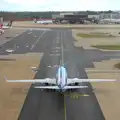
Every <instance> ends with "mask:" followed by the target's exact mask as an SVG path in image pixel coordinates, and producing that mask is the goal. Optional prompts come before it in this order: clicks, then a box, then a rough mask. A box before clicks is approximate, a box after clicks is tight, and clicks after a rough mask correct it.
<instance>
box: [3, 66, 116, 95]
mask: <svg viewBox="0 0 120 120" xmlns="http://www.w3.org/2000/svg"><path fill="white" fill-rule="evenodd" d="M35 71H36V69H35ZM5 80H6V81H7V82H31V83H42V84H43V85H39V86H36V85H35V86H34V88H39V89H54V90H58V91H60V92H62V93H63V92H65V91H66V90H67V89H80V88H87V87H88V86H82V85H79V83H84V82H111V81H116V79H80V78H68V76H67V70H66V68H65V67H64V66H63V65H61V66H59V67H58V69H57V72H56V77H55V78H45V79H33V80H7V78H6V77H5ZM76 83H77V84H76Z"/></svg>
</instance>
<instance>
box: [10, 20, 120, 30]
mask: <svg viewBox="0 0 120 120" xmlns="http://www.w3.org/2000/svg"><path fill="white" fill-rule="evenodd" d="M12 26H13V27H24V28H25V27H28V28H29V27H35V28H39V27H41V28H82V29H86V28H87V29H96V28H99V29H101V28H104V29H110V28H111V29H114V28H116V29H119V28H120V25H119V24H117V25H98V24H92V25H91V24H88V25H84V24H48V25H42V24H35V23H33V21H15V22H13V25H12Z"/></svg>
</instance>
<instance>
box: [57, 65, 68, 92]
mask: <svg viewBox="0 0 120 120" xmlns="http://www.w3.org/2000/svg"><path fill="white" fill-rule="evenodd" d="M67 77H68V76H67V70H66V68H64V67H63V66H61V67H59V68H58V70H57V74H56V80H57V85H58V87H59V89H60V91H61V92H64V91H65V89H64V87H65V86H66V85H67Z"/></svg>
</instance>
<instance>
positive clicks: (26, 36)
mask: <svg viewBox="0 0 120 120" xmlns="http://www.w3.org/2000/svg"><path fill="white" fill-rule="evenodd" d="M73 42H74V38H73V37H72V34H71V30H64V29H63V30H62V29H59V30H58V29H52V30H50V29H49V30H32V31H30V30H27V31H26V32H24V33H23V34H21V35H20V36H18V37H16V38H14V39H13V40H12V41H9V42H7V43H5V44H4V45H2V46H1V47H0V55H7V54H11V53H8V52H6V50H7V49H12V50H14V51H13V53H12V54H25V53H28V52H39V53H44V56H43V58H42V60H41V61H40V66H39V70H38V72H37V73H36V75H35V78H45V77H50V78H53V77H55V73H56V69H57V68H56V67H54V66H55V65H59V64H60V60H61V59H62V52H61V47H63V48H64V51H63V59H64V64H65V67H66V68H67V71H68V77H70V78H72V77H79V78H87V74H86V72H85V70H84V69H85V68H90V67H94V65H93V63H92V62H93V61H101V60H105V59H111V58H116V57H119V55H120V53H119V52H116V53H112V52H109V53H108V52H101V51H100V50H84V49H83V48H82V47H78V48H77V47H75V46H74V44H73ZM50 66H51V67H50ZM84 84H85V83H84ZM85 85H86V84H85ZM87 85H88V86H89V88H88V89H80V90H76V91H74V92H71V93H70V92H66V93H65V94H64V95H61V94H60V93H58V92H54V91H46V90H44V91H41V90H40V89H34V88H33V85H32V86H31V88H30V89H29V92H28V95H27V97H26V100H25V102H24V105H23V108H22V109H21V113H20V115H19V117H18V120H56V119H57V120H105V118H104V115H103V113H102V111H101V108H100V106H99V103H98V102H97V99H96V96H95V94H94V92H93V89H92V87H91V85H90V83H88V84H87Z"/></svg>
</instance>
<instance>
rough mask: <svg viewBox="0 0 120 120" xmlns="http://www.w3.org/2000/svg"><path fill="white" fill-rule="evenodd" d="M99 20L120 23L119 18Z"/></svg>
mask: <svg viewBox="0 0 120 120" xmlns="http://www.w3.org/2000/svg"><path fill="white" fill-rule="evenodd" d="M100 22H103V23H116V24H120V19H101V20H100Z"/></svg>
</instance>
